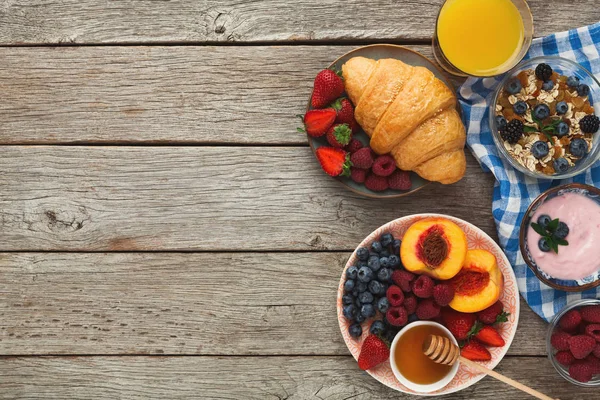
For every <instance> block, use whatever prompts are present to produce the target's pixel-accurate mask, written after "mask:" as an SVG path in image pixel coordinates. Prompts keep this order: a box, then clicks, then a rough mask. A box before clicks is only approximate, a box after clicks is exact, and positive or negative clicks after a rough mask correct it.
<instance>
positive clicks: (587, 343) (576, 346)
mask: <svg viewBox="0 0 600 400" xmlns="http://www.w3.org/2000/svg"><path fill="white" fill-rule="evenodd" d="M595 347H596V341H595V340H594V339H592V338H591V337H589V336H586V335H577V336H572V337H571V340H569V350H571V353H572V354H573V357H575V358H576V359H578V360H582V359H584V358H586V357H587V356H588V354H590V353H591V352H592V351H593V350H594V348H595Z"/></svg>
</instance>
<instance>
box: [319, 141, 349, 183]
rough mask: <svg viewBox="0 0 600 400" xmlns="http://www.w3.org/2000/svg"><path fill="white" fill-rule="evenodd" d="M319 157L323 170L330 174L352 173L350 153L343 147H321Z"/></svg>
mask: <svg viewBox="0 0 600 400" xmlns="http://www.w3.org/2000/svg"><path fill="white" fill-rule="evenodd" d="M317 159H318V160H319V163H320V164H321V168H323V171H325V172H327V174H328V175H331V176H339V175H342V176H349V175H350V167H351V166H352V163H351V162H350V155H349V154H348V153H346V152H345V151H344V150H342V149H336V148H334V147H319V148H318V149H317Z"/></svg>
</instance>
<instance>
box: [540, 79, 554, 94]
mask: <svg viewBox="0 0 600 400" xmlns="http://www.w3.org/2000/svg"><path fill="white" fill-rule="evenodd" d="M553 87H554V82H552V81H550V80H548V81H546V82H544V83H542V89H544V90H545V91H547V92H549V91H551V90H552V88H553Z"/></svg>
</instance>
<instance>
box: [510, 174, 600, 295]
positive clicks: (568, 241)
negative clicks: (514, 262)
mask: <svg viewBox="0 0 600 400" xmlns="http://www.w3.org/2000/svg"><path fill="white" fill-rule="evenodd" d="M519 239H520V240H519V242H520V248H521V255H522V256H523V259H524V260H525V263H526V264H527V266H528V267H529V268H530V269H531V270H532V271H533V273H534V274H535V275H536V276H537V277H538V278H539V279H540V280H541V281H542V282H544V283H545V284H546V285H548V286H550V287H552V288H554V289H558V290H563V291H567V292H581V291H584V290H588V289H591V288H594V287H596V286H598V285H600V189H597V188H595V187H593V186H589V185H585V184H580V183H568V184H565V185H561V186H557V187H554V188H552V189H549V190H547V191H546V192H544V193H542V194H541V195H540V196H539V197H538V198H537V199H535V200H534V201H533V203H531V205H530V206H529V208H528V209H527V212H526V213H525V216H524V217H523V221H522V222H521V231H520V237H519Z"/></svg>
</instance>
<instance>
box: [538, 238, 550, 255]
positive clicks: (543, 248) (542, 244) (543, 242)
mask: <svg viewBox="0 0 600 400" xmlns="http://www.w3.org/2000/svg"><path fill="white" fill-rule="evenodd" d="M538 247H539V249H540V250H541V251H543V252H544V253H548V252H550V250H552V249H551V248H550V244H548V241H547V240H546V238H543V237H542V238H540V240H538Z"/></svg>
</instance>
